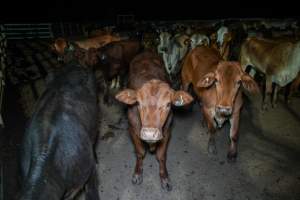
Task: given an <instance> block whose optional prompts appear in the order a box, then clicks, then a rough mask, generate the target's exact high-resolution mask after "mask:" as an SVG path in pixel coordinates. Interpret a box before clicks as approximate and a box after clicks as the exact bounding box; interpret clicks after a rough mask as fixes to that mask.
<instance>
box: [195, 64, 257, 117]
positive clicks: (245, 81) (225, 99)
mask: <svg viewBox="0 0 300 200" xmlns="http://www.w3.org/2000/svg"><path fill="white" fill-rule="evenodd" d="M241 85H242V86H243V88H244V89H246V90H248V91H249V92H252V93H257V92H258V86H257V84H256V82H255V81H254V80H253V79H252V78H251V77H250V76H249V75H247V74H246V73H244V72H243V71H242V68H241V66H240V64H239V63H238V62H226V61H221V62H220V63H219V64H218V66H217V69H216V70H215V72H210V73H208V74H206V75H205V76H204V77H203V78H202V79H201V80H199V81H198V83H197V87H200V88H208V87H215V90H216V105H215V113H216V119H217V120H218V117H219V119H224V118H227V117H229V116H230V115H231V114H232V111H233V105H234V102H235V99H236V96H237V93H238V91H239V88H240V86H241Z"/></svg>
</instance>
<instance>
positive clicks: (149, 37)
mask: <svg viewBox="0 0 300 200" xmlns="http://www.w3.org/2000/svg"><path fill="white" fill-rule="evenodd" d="M158 40H159V39H158V36H157V34H156V33H155V32H145V33H143V34H142V45H143V46H144V48H145V49H151V50H154V51H156V48H157V45H158V44H159V41H158Z"/></svg>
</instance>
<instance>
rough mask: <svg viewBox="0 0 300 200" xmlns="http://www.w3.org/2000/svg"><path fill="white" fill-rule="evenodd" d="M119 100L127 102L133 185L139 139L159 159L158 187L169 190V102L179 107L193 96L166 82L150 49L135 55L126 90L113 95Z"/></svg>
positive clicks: (137, 180) (139, 164)
mask: <svg viewBox="0 0 300 200" xmlns="http://www.w3.org/2000/svg"><path fill="white" fill-rule="evenodd" d="M116 99H117V100H119V101H120V102H123V103H125V104H128V105H129V107H128V120H129V134H130V136H131V139H132V141H133V144H134V146H135V151H136V157H137V158H136V159H137V160H136V166H135V170H134V175H133V178H132V183H133V184H141V183H142V180H143V179H142V172H143V170H142V169H143V158H144V157H145V153H146V151H145V147H144V144H143V141H144V142H146V143H148V144H149V145H150V151H151V152H154V151H155V150H156V158H157V160H158V162H159V175H160V179H161V186H162V188H163V189H165V190H168V191H169V190H171V189H172V187H171V183H170V180H169V175H168V171H167V167H166V153H167V146H168V142H169V139H170V134H171V133H170V131H171V122H172V118H173V114H172V110H171V104H173V105H175V106H183V105H186V104H188V103H190V102H191V101H192V100H193V98H192V97H191V96H190V95H189V94H188V93H186V92H184V91H174V90H173V89H172V88H171V87H170V84H169V81H168V76H167V74H166V72H165V68H164V66H163V62H162V60H161V58H160V57H159V56H158V55H157V54H155V53H153V52H150V51H146V52H143V53H141V54H139V55H137V56H136V57H135V58H134V60H133V61H132V62H131V64H130V71H129V83H128V89H124V90H122V91H121V92H119V93H118V94H117V95H116Z"/></svg>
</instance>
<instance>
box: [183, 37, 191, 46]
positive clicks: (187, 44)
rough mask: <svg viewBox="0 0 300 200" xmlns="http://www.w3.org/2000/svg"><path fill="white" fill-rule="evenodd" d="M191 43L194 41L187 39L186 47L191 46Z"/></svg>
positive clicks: (185, 41)
mask: <svg viewBox="0 0 300 200" xmlns="http://www.w3.org/2000/svg"><path fill="white" fill-rule="evenodd" d="M191 42H192V40H191V39H189V38H188V39H185V40H184V42H183V43H184V45H185V46H189V45H190V44H191Z"/></svg>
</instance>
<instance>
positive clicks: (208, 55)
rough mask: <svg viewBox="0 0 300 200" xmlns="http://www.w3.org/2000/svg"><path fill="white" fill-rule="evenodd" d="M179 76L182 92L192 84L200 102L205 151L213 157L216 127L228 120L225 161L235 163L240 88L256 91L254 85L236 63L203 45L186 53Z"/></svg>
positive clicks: (240, 101) (241, 102)
mask: <svg viewBox="0 0 300 200" xmlns="http://www.w3.org/2000/svg"><path fill="white" fill-rule="evenodd" d="M181 76H182V86H183V89H184V90H185V91H187V90H188V88H189V85H190V84H192V86H193V89H194V92H195V93H196V95H197V96H198V97H199V99H200V100H201V102H202V108H201V109H202V113H203V115H204V118H205V120H206V122H207V127H208V131H209V134H210V136H209V142H208V152H209V153H213V154H216V152H217V151H216V146H215V131H216V128H221V127H222V126H223V124H224V122H225V121H227V120H229V122H230V125H231V127H230V146H229V150H228V154H227V158H228V161H235V160H236V157H237V141H238V128H239V118H240V111H241V108H242V105H243V99H242V90H241V87H243V88H244V89H246V90H248V91H250V92H256V91H258V86H257V84H256V83H255V81H254V80H253V79H252V78H251V77H250V76H249V75H247V74H246V73H244V72H243V71H242V68H241V66H240V64H239V63H238V62H229V61H223V60H222V57H221V55H220V54H219V52H218V51H217V50H215V49H213V48H209V47H205V46H201V47H196V48H195V49H193V50H192V51H191V52H189V53H188V54H187V56H186V58H185V60H184V62H183V66H182V71H181Z"/></svg>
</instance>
